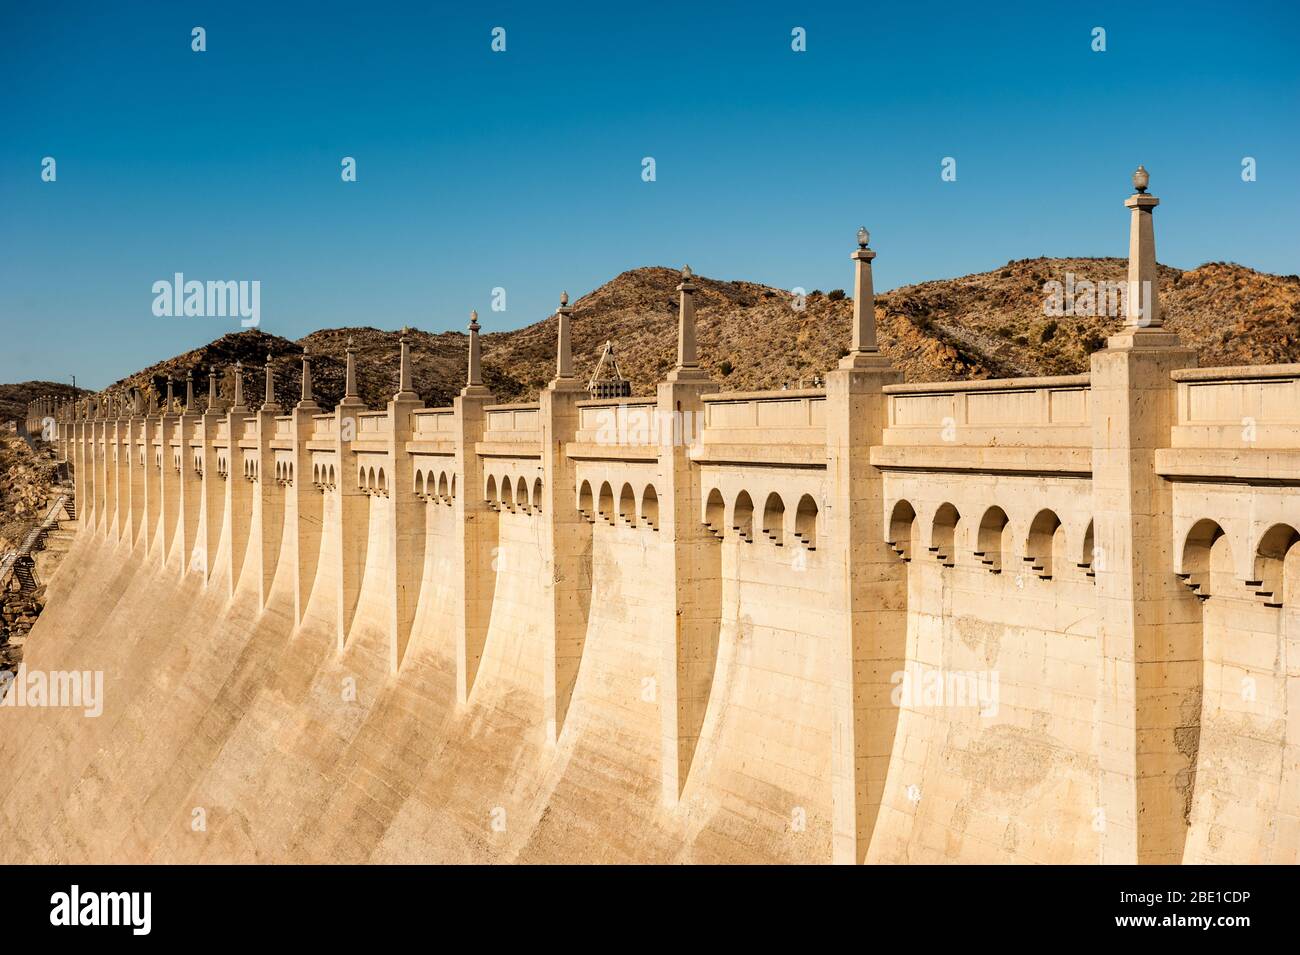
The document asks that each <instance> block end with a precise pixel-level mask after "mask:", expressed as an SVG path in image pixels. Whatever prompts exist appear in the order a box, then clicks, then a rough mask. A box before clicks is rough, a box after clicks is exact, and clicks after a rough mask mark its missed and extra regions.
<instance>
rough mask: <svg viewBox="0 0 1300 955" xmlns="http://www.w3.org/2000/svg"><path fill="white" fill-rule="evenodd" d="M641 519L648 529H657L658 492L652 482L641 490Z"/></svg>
mask: <svg viewBox="0 0 1300 955" xmlns="http://www.w3.org/2000/svg"><path fill="white" fill-rule="evenodd" d="M641 520H643V521H645V524H646V527H648V528H650V530H652V531H657V530H659V494H658V492H656V491H655V486H654V485H653V484H647V485H646V487H645V490H644V491H642V492H641Z"/></svg>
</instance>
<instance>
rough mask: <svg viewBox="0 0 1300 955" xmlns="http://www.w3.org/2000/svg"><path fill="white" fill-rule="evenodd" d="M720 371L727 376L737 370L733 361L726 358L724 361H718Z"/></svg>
mask: <svg viewBox="0 0 1300 955" xmlns="http://www.w3.org/2000/svg"><path fill="white" fill-rule="evenodd" d="M718 371H720V372H722V374H723V376H724V377H725V376H727V375H730V374H731V373H732V372H733V371H735V368H733V367H732V365H731V362H729V361H727V360H726V359H725V358H724V359H723V360H722V361H720V362H718Z"/></svg>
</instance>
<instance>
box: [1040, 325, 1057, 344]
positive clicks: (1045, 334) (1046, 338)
mask: <svg viewBox="0 0 1300 955" xmlns="http://www.w3.org/2000/svg"><path fill="white" fill-rule="evenodd" d="M1057 327H1058V326H1057V324H1056V322H1048V323H1047V324H1045V325H1044V326H1043V327H1042V328H1040V329H1039V330H1038V340H1039V341H1040V342H1042V343H1043V344H1044V345H1045V344H1047V343H1048V342H1050V341H1051V340H1052V339H1053V338H1055V337H1056V329H1057Z"/></svg>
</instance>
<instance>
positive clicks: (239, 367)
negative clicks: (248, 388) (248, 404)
mask: <svg viewBox="0 0 1300 955" xmlns="http://www.w3.org/2000/svg"><path fill="white" fill-rule="evenodd" d="M231 410H232V411H241V412H242V411H245V410H247V409H245V408H244V366H243V363H241V362H239V361H236V362H235V404H234V406H233V407H232V408H231Z"/></svg>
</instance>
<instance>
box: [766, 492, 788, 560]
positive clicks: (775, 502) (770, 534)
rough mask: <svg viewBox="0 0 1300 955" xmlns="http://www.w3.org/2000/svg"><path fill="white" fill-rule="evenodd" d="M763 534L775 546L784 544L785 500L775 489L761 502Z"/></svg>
mask: <svg viewBox="0 0 1300 955" xmlns="http://www.w3.org/2000/svg"><path fill="white" fill-rule="evenodd" d="M763 536H764V537H766V538H767V539H768V540H770V541H772V542H774V543H775V544H776V546H777V547H781V546H782V545H784V544H785V501H783V500H781V495H780V494H777V493H776V492H775V491H773V492H772V493H771V494H769V495H768V496H767V500H766V501H765V502H764V503H763Z"/></svg>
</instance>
